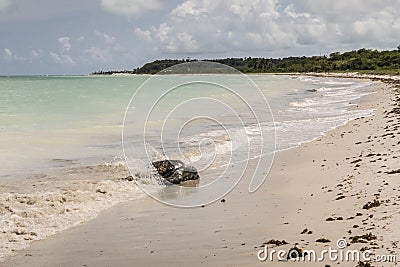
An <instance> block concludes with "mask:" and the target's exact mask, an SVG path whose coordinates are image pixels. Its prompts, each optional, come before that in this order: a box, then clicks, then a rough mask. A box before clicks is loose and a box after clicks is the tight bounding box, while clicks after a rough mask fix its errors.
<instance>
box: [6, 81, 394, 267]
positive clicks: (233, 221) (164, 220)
mask: <svg viewBox="0 0 400 267" xmlns="http://www.w3.org/2000/svg"><path fill="white" fill-rule="evenodd" d="M300 75H304V74H300ZM304 76H307V75H304ZM328 77H331V76H328ZM351 78H354V77H351ZM384 79H386V78H384ZM377 86H379V87H381V89H379V93H381V94H385V95H384V96H383V95H381V94H379V95H378V94H373V95H369V96H367V97H366V99H364V100H363V101H362V102H361V103H360V106H365V107H367V108H370V107H374V108H377V111H376V112H375V115H373V116H372V117H368V118H361V119H356V120H352V121H349V122H348V123H347V124H346V125H344V126H339V127H337V128H335V129H334V130H331V131H328V132H327V133H326V134H325V136H323V137H320V138H317V139H316V140H314V141H312V142H307V143H303V144H301V145H300V146H299V147H296V148H293V149H290V150H285V151H281V152H279V153H277V161H276V162H275V163H274V166H273V170H272V172H271V174H270V175H269V177H268V179H267V181H266V182H265V183H264V185H263V186H262V187H261V188H260V190H258V191H257V192H256V193H255V194H252V195H248V194H247V191H246V189H247V187H246V186H247V181H245V182H241V183H240V184H239V185H238V187H237V188H235V189H234V191H233V192H231V193H230V194H228V195H227V196H226V197H225V199H226V202H224V203H218V202H217V203H214V204H212V205H210V206H206V207H205V208H198V209H192V210H186V209H176V208H171V207H165V206H163V205H161V204H159V203H157V202H154V201H153V200H151V199H148V198H146V199H144V200H140V201H137V202H136V203H132V202H129V203H125V204H121V205H119V206H114V207H113V208H112V209H111V210H107V211H105V212H103V213H102V214H100V215H99V216H98V217H97V218H96V219H94V220H92V221H89V222H87V223H86V224H83V225H79V226H77V227H74V228H71V229H69V230H67V231H65V232H62V233H60V234H58V235H55V236H52V237H49V238H47V239H44V240H41V241H37V242H34V243H32V245H31V247H30V248H27V249H25V250H22V251H19V252H18V253H17V255H16V256H14V257H12V258H11V259H9V260H8V261H6V262H5V263H3V264H6V265H5V266H11V265H13V266H21V265H24V266H37V265H43V266H52V265H60V264H62V265H64V264H65V265H74V266H76V265H78V264H80V265H83V264H88V266H90V265H92V264H93V265H96V266H102V265H103V266H105V265H110V264H113V263H114V264H116V265H123V264H131V265H132V264H137V265H145V264H149V263H152V264H161V263H166V265H173V264H176V263H178V262H179V259H180V261H181V262H185V263H190V264H191V265H199V264H200V263H201V262H203V263H205V264H211V265H216V266H231V265H232V264H237V263H238V264H240V263H242V264H245V265H251V266H253V265H257V264H265V263H260V262H258V261H257V256H256V253H257V251H258V250H259V248H258V247H259V246H261V245H262V243H263V242H265V241H267V240H270V239H276V240H285V241H287V242H289V243H290V244H288V245H284V246H279V247H278V249H279V248H283V249H289V248H290V247H293V246H294V244H295V243H299V245H298V247H299V248H302V249H311V248H315V249H322V248H324V247H325V246H327V245H330V246H332V247H335V243H336V240H337V239H339V238H341V237H343V236H344V235H347V240H350V239H351V237H354V236H355V234H356V233H357V232H358V233H360V232H361V231H360V230H363V231H364V230H365V231H373V230H374V229H375V230H376V229H377V228H378V226H381V225H379V224H378V223H381V220H379V216H376V213H378V211H379V215H382V216H381V218H380V219H382V217H383V216H386V215H384V214H381V213H383V212H384V211H381V209H385V212H386V213H385V214H390V211H393V210H390V208H391V207H392V208H393V207H394V206H396V205H395V204H394V203H397V202H395V197H393V196H387V197H386V196H385V197H383V198H384V199H383V200H381V199H379V200H378V201H383V202H382V203H381V206H380V207H376V208H374V207H372V208H371V209H367V210H363V209H362V206H363V205H364V204H367V203H368V202H371V201H373V199H374V198H375V197H376V196H374V194H376V193H377V192H379V194H380V195H381V193H382V191H385V192H386V191H390V190H388V187H393V186H396V185H397V186H398V185H399V181H397V183H396V181H395V178H396V177H398V174H393V176H390V175H389V174H388V175H387V176H388V178H386V176H385V175H386V174H385V173H384V172H383V171H382V170H380V169H381V168H382V167H378V166H375V165H374V166H370V164H367V162H365V161H366V160H367V159H369V158H370V159H371V160H376V161H378V159H374V157H375V156H376V155H377V154H380V155H381V156H376V157H378V158H379V157H385V156H382V155H383V154H387V155H389V153H384V152H382V151H380V152H379V153H375V156H368V157H367V159H366V156H365V154H368V153H367V152H366V151H369V150H372V147H371V145H372V144H373V145H374V146H376V147H378V146H379V147H380V146H381V145H380V143H379V142H381V140H380V141H379V142H376V140H373V139H375V138H372V140H373V141H371V142H370V141H369V140H371V138H370V139H368V136H367V135H370V136H374V135H375V136H377V138H379V137H378V136H379V135H381V136H382V135H384V134H387V132H386V133H385V130H386V129H384V127H386V126H387V125H388V122H385V116H386V114H384V113H383V111H384V110H383V109H389V108H390V105H392V103H391V101H390V98H392V97H393V95H392V94H391V93H390V91H391V90H392V89H388V88H387V87H388V86H387V85H386V84H383V83H380V84H378V85H377ZM384 87H386V89H385V88H384ZM374 96H376V97H374ZM397 119H398V118H397ZM388 120H393V118H391V119H387V120H386V121H388ZM372 122H374V124H372ZM385 123H386V124H385ZM397 123H398V122H397ZM389 124H390V122H389ZM368 126H369V127H368ZM394 127H395V126H394ZM371 128H372V129H371ZM371 131H373V132H374V133H371ZM393 131H395V130H393ZM388 136H390V135H388ZM391 136H394V137H393V138H391V140H389V139H386V140H388V141H385V142H383V143H385V144H384V145H383V147H382V150H384V149H386V150H390V149H392V147H391V146H389V145H388V144H386V143H389V142H392V141H398V137H396V136H395V135H391ZM381 138H385V137H381ZM358 142H361V143H360V144H357V145H356V143H358ZM365 142H366V143H365ZM386 145H387V146H386ZM332 146H334V147H336V148H340V149H337V150H333V149H332ZM360 152H363V153H361V154H363V156H361V157H358V156H359V155H360ZM364 152H365V153H364ZM395 152H396V151H395ZM369 154H374V153H371V151H370V153H369ZM369 154H368V155H369ZM398 154H399V153H397V154H396V155H393V156H400V155H398ZM386 157H387V158H386V161H385V165H386V166H387V167H386V168H387V169H388V171H390V167H392V166H393V167H392V169H393V170H395V168H396V165H395V163H396V162H397V161H396V159H395V158H392V159H389V158H388V156H386ZM347 158H349V159H348V160H347ZM359 159H361V161H358V162H356V163H352V162H354V161H357V160H359ZM383 160H384V159H381V161H382V162H383ZM364 162H365V163H366V164H365V166H364ZM337 164H339V165H337ZM356 165H360V166H358V167H355V166H356ZM382 165H383V164H382ZM372 167H373V169H372ZM397 167H398V168H399V167H400V166H397ZM377 169H379V170H377ZM378 171H381V174H379V177H378V178H376V179H379V178H382V177H384V178H385V180H384V181H385V182H384V183H388V185H386V186H384V187H383V188H381V187H380V184H378V183H377V184H375V183H376V182H377V181H375V180H371V181H370V178H371V177H369V176H368V175H370V176H372V177H373V176H374V175H375V174H376V173H377V172H378ZM366 174H368V175H366ZM298 176H301V178H300V179H296V178H294V177H298ZM351 176H353V177H352V178H350V177H351ZM321 177H323V178H324V179H318V178H321ZM373 178H374V179H375V177H373ZM382 179H383V178H382ZM389 179H390V183H389V181H386V180H389ZM397 180H398V179H397ZM366 183H370V185H368V188H367V189H364V187H365V185H366ZM339 184H341V186H339ZM299 188H301V189H302V191H301V192H299V191H300V190H298V189H299ZM395 188H396V187H393V189H395ZM329 190H331V191H329ZM363 190H365V192H364V191H363ZM379 190H380V191H379ZM392 191H393V192H395V190H392ZM393 192H392V193H393ZM335 193H336V195H334V194H335ZM342 196H344V197H343V198H342ZM379 197H381V196H379ZM396 197H397V196H396ZM338 198H340V199H338ZM336 199H337V200H336ZM386 200H389V201H391V203H390V204H391V205H392V206H389V205H387V202H384V201H386ZM343 203H346V205H343ZM262 204H266V205H262ZM338 206H339V207H338ZM254 208H257V209H258V210H253V209H254ZM386 209H388V210H386ZM314 211H318V212H321V214H315V212H314ZM358 212H360V213H363V214H362V215H359V216H356V214H357V213H358ZM221 215H222V216H221ZM371 215H373V216H372V217H371V218H370V217H369V216H371ZM205 217H207V218H208V219H207V221H204V220H202V218H203V219H204V218H205ZM351 217H354V218H352V219H349V218H351ZM154 218H157V220H154ZM328 218H331V219H332V220H329V221H327V219H328ZM339 218H342V220H340V219H339ZM377 218H378V219H377ZM158 219H159V220H158ZM389 219H391V220H398V219H399V217H398V215H397V217H396V216H394V215H393V218H389ZM389 219H385V220H382V221H384V222H385V223H386V221H387V220H389ZM363 220H365V221H363ZM375 220H377V222H375ZM176 222H178V223H176ZM355 222H357V224H355ZM286 223H287V224H286ZM365 223H366V224H365ZM373 224H374V225H375V226H373ZM354 225H358V227H353V226H354ZM389 225H390V224H389ZM362 227H364V228H362ZM371 227H374V228H373V229H371V230H367V229H369V228H371ZM305 228H307V230H308V231H307V233H308V232H309V231H312V232H313V233H311V234H307V233H306V234H300V232H303V231H304V230H305ZM389 228H390V227H389ZM392 228H394V227H393V225H392ZM265 229H270V230H265ZM349 230H351V231H352V233H348V232H347V231H349ZM375 230H374V231H375ZM391 230H393V231H394V230H396V229H391ZM397 231H398V230H397ZM271 232H272V233H271ZM99 233H101V234H100V235H101V236H100V237H99V236H98V235H99ZM384 234H385V235H386V236H387V235H388V234H387V233H380V232H378V231H375V232H374V235H376V236H377V237H378V236H382V238H383V236H384ZM360 235H361V233H360ZM390 235H391V236H393V237H396V236H400V235H399V232H391V233H390ZM390 235H389V236H390ZM321 238H326V239H329V240H330V241H331V242H329V243H319V242H315V240H317V239H321ZM335 238H336V240H335ZM83 240H85V242H82V241H83ZM302 240H304V241H302ZM149 241H150V242H149ZM378 241H379V240H378ZM378 241H377V240H371V242H367V243H355V244H353V245H352V246H351V247H352V248H353V247H358V248H359V249H361V248H362V246H364V245H365V244H368V243H373V242H378ZM386 241H387V237H386V238H385V239H384V240H383V241H382V244H384V246H385V249H386V248H389V247H390V242H392V240H390V241H389V243H387V242H386ZM379 242H381V241H379ZM393 242H397V241H396V240H394V241H393ZM182 244H185V247H187V249H189V250H185V251H182V247H183V245H182ZM396 244H397V243H396ZM379 245H380V244H379ZM370 246H371V247H373V246H375V247H376V246H377V245H372V244H370ZM396 246H397V245H396ZM256 247H257V248H256ZM271 247H273V246H271ZM391 249H393V245H392V246H391ZM397 250H398V249H397ZM377 251H378V252H380V253H386V254H387V253H391V251H390V250H382V251H380V250H377ZM385 251H387V252H385ZM186 260H188V261H186ZM1 264H2V263H0V265H1ZM269 264H277V265H279V266H280V265H281V264H284V263H279V262H272V263H269ZM288 264H290V262H289V263H288ZM344 265H345V266H347V265H346V264H344ZM355 265H356V264H354V263H352V265H348V266H355ZM341 266H343V265H341Z"/></svg>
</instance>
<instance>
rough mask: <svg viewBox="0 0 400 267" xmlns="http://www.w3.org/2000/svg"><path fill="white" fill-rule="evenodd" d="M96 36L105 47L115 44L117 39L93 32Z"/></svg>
mask: <svg viewBox="0 0 400 267" xmlns="http://www.w3.org/2000/svg"><path fill="white" fill-rule="evenodd" d="M95 34H96V36H98V37H100V38H101V39H102V40H103V41H104V42H105V43H106V44H107V45H114V44H116V41H117V38H116V37H114V36H110V35H108V34H106V33H104V32H100V31H95Z"/></svg>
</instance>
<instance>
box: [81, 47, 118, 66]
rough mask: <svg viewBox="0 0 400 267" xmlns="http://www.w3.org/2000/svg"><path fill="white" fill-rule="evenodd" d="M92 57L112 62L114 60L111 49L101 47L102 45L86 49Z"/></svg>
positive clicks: (99, 60)
mask: <svg viewBox="0 0 400 267" xmlns="http://www.w3.org/2000/svg"><path fill="white" fill-rule="evenodd" d="M85 53H87V54H88V55H89V56H90V58H91V59H92V60H94V61H97V62H102V63H104V62H111V61H112V58H113V57H112V53H111V51H110V50H109V49H106V48H100V47H91V48H89V49H87V50H86V51H85Z"/></svg>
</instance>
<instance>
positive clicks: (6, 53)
mask: <svg viewBox="0 0 400 267" xmlns="http://www.w3.org/2000/svg"><path fill="white" fill-rule="evenodd" d="M2 57H3V59H5V60H6V61H24V60H25V58H23V57H20V56H18V55H17V54H15V53H14V52H13V51H11V49H9V48H4V50H3V53H2Z"/></svg>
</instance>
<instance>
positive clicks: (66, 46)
mask: <svg viewBox="0 0 400 267" xmlns="http://www.w3.org/2000/svg"><path fill="white" fill-rule="evenodd" d="M58 42H59V43H60V44H61V50H62V52H63V53H68V52H69V50H70V49H71V44H70V42H69V37H60V38H58Z"/></svg>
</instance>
